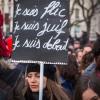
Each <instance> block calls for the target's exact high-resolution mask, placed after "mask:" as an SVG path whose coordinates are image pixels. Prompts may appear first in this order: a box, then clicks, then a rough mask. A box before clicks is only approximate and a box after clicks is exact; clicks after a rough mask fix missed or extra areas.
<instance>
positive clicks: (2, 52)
mask: <svg viewBox="0 0 100 100" xmlns="http://www.w3.org/2000/svg"><path fill="white" fill-rule="evenodd" d="M2 25H3V16H2V14H1V11H0V56H4V57H9V56H10V53H9V51H8V49H7V47H6V44H5V42H4V40H3V39H2V29H1V26H2Z"/></svg>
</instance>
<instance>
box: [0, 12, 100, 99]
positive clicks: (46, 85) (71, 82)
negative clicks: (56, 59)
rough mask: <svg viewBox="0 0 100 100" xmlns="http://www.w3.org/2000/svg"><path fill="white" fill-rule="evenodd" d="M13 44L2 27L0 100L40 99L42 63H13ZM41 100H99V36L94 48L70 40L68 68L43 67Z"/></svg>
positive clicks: (66, 66)
mask: <svg viewBox="0 0 100 100" xmlns="http://www.w3.org/2000/svg"><path fill="white" fill-rule="evenodd" d="M2 25H3V16H2V14H1V12H0V27H2ZM9 41H10V42H9ZM11 42H12V38H11V37H10V38H8V39H6V40H4V39H3V34H2V29H1V28H0V100H39V86H40V84H41V83H40V64H39V63H13V62H11V60H10V59H11V53H12V44H11ZM9 43H10V44H9ZM66 55H67V53H66ZM41 100H100V38H99V37H98V39H97V40H96V41H95V42H94V43H93V44H91V45H90V44H85V45H81V43H80V41H79V40H71V39H70V40H69V44H68V64H67V65H58V64H44V76H43V98H42V99H41Z"/></svg>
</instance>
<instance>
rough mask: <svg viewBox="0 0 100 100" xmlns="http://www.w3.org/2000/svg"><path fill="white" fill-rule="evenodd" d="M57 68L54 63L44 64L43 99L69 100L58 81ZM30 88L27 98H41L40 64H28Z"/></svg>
mask: <svg viewBox="0 0 100 100" xmlns="http://www.w3.org/2000/svg"><path fill="white" fill-rule="evenodd" d="M55 74H56V68H55V66H54V65H53V64H44V76H43V100H69V99H68V96H67V94H66V93H65V92H64V91H63V89H62V87H61V86H60V85H58V83H57V82H56V75H55ZM26 80H27V83H28V89H27V91H26V93H25V100H39V85H40V65H39V64H35V63H31V64H28V68H27V77H26Z"/></svg>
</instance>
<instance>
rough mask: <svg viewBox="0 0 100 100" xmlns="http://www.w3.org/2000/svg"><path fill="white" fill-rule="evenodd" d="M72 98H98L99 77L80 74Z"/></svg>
mask: <svg viewBox="0 0 100 100" xmlns="http://www.w3.org/2000/svg"><path fill="white" fill-rule="evenodd" d="M74 100H100V79H98V78H97V77H96V76H93V75H91V76H82V77H81V78H80V79H79V81H78V83H77V85H76V88H75V95H74Z"/></svg>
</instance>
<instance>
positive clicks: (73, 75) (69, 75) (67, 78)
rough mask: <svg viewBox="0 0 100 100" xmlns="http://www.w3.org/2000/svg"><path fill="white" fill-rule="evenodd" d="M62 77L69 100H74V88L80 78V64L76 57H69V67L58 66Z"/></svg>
mask: <svg viewBox="0 0 100 100" xmlns="http://www.w3.org/2000/svg"><path fill="white" fill-rule="evenodd" d="M56 66H57V68H58V70H59V72H60V76H61V83H62V84H61V85H62V86H63V88H64V89H65V90H66V92H67V94H68V96H69V98H70V99H71V100H72V99H73V93H74V87H75V85H76V82H77V80H78V78H79V76H80V73H79V71H78V64H77V61H76V58H75V56H74V55H68V64H67V65H56Z"/></svg>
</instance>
